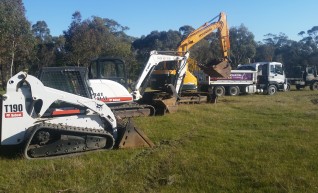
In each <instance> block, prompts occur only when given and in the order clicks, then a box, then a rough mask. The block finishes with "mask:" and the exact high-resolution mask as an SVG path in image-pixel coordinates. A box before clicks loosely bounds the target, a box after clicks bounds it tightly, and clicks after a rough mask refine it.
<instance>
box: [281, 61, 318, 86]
mask: <svg viewBox="0 0 318 193" xmlns="http://www.w3.org/2000/svg"><path fill="white" fill-rule="evenodd" d="M287 80H288V82H289V84H291V85H295V86H296V89H297V90H300V89H302V88H305V87H307V86H309V88H310V90H318V77H317V67H316V66H307V67H301V66H296V67H294V68H293V69H292V70H291V72H290V73H288V74H287Z"/></svg>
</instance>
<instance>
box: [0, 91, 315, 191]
mask: <svg viewBox="0 0 318 193" xmlns="http://www.w3.org/2000/svg"><path fill="white" fill-rule="evenodd" d="M135 124H136V125H137V126H138V127H139V128H142V129H143V131H144V132H145V133H146V134H147V135H148V136H149V138H150V139H152V141H153V142H154V143H155V144H156V147H154V148H148V149H134V150H111V151H102V152H95V153H88V154H85V155H82V156H77V157H69V158H63V159H53V160H32V161H28V160H23V159H21V158H19V157H15V158H10V157H5V156H0V192H118V193H124V192H129V193H130V192H136V193H141V192H145V193H148V192H156V193H157V192H173V193H174V192H253V193H255V192H297V193H298V192H318V160H317V159H318V140H317V139H318V92H317V91H309V90H304V91H290V92H280V93H278V94H277V95H274V96H266V95H247V96H237V97H221V98H219V102H218V103H217V104H215V105H212V104H201V105H182V106H180V108H179V111H178V112H177V113H175V114H169V115H166V116H160V117H144V118H138V119H135Z"/></svg>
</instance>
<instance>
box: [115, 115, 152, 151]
mask: <svg viewBox="0 0 318 193" xmlns="http://www.w3.org/2000/svg"><path fill="white" fill-rule="evenodd" d="M116 146H117V148H120V149H124V148H141V147H154V146H155V145H154V144H153V142H152V141H151V140H150V139H149V138H148V137H147V136H146V134H145V133H144V132H143V131H141V130H140V129H138V128H136V127H135V126H134V124H133V122H132V120H131V119H128V122H127V123H121V124H120V126H119V127H118V144H117V145H116Z"/></svg>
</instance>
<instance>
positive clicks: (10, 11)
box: [0, 0, 33, 86]
mask: <svg viewBox="0 0 318 193" xmlns="http://www.w3.org/2000/svg"><path fill="white" fill-rule="evenodd" d="M30 29H31V28H30V23H29V22H28V21H27V20H26V18H25V9H24V6H23V3H22V0H1V1H0V32H1V33H0V47H1V49H0V64H1V77H2V78H1V79H2V84H3V86H4V85H5V82H6V80H7V79H8V78H9V76H12V74H13V72H16V71H17V70H19V68H25V67H26V66H24V64H25V63H26V61H27V59H28V58H29V56H30V54H31V50H32V48H33V39H32V34H31V31H30ZM8 72H9V73H8Z"/></svg>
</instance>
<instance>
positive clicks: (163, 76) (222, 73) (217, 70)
mask: <svg viewBox="0 0 318 193" xmlns="http://www.w3.org/2000/svg"><path fill="white" fill-rule="evenodd" d="M216 20H217V21H216ZM216 29H217V30H218V32H219V40H220V45H221V52H222V58H221V59H220V60H215V61H212V62H211V63H209V64H206V65H202V64H198V63H197V62H196V61H194V60H192V59H188V62H187V70H186V74H185V77H184V80H183V89H182V90H183V91H185V90H192V91H194V90H197V84H198V83H197V78H196V77H195V76H194V75H193V74H192V73H191V72H190V70H191V69H197V67H199V69H201V70H202V71H203V72H204V73H206V74H207V75H209V76H211V77H228V76H229V75H230V73H231V65H230V60H229V52H230V39H229V29H228V24H227V19H226V14H225V13H223V12H221V13H220V14H219V15H218V16H216V17H215V18H213V19H212V20H210V21H208V22H206V23H204V24H203V25H202V26H200V27H199V28H198V29H196V30H194V31H193V32H191V33H190V34H189V35H188V36H187V37H186V38H185V39H184V40H183V41H182V42H181V43H180V44H179V46H178V48H177V51H178V53H184V52H186V51H189V50H190V48H191V47H192V46H194V45H195V44H196V43H198V42H199V41H201V40H202V39H203V38H205V37H206V36H207V35H209V34H211V33H212V32H213V31H214V30H216ZM191 71H192V70H191ZM175 74H176V70H175V69H169V68H162V69H160V70H155V71H154V73H153V77H152V82H153V84H152V87H153V88H154V89H156V88H158V87H160V85H158V84H160V83H161V82H165V83H167V82H169V81H168V80H171V79H173V76H174V75H175ZM179 94H180V93H179Z"/></svg>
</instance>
